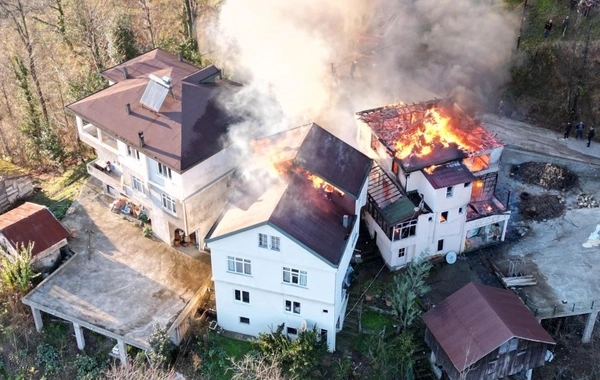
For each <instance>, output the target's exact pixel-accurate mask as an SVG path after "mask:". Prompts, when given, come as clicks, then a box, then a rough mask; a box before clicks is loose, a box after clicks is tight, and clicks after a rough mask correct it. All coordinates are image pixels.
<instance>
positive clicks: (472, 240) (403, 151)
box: [356, 99, 510, 269]
mask: <svg viewBox="0 0 600 380" xmlns="http://www.w3.org/2000/svg"><path fill="white" fill-rule="evenodd" d="M356 115H357V120H358V124H359V128H358V141H359V144H360V146H361V148H362V150H363V151H364V152H367V154H368V155H369V156H371V157H372V158H373V159H374V160H375V162H376V163H377V164H376V165H374V166H373V168H372V169H371V173H370V177H369V191H368V202H367V206H366V212H365V220H366V222H367V226H368V229H369V232H370V234H371V236H373V237H374V238H375V240H376V242H377V246H378V247H379V249H380V251H381V254H382V256H383V258H384V260H385V261H386V263H387V265H388V266H389V267H390V268H391V269H398V268H401V267H403V266H405V265H406V264H407V263H409V262H410V261H412V260H413V259H414V258H415V257H418V256H419V255H420V254H421V253H425V254H426V255H428V256H443V255H446V254H448V253H449V252H454V253H460V252H465V251H469V250H472V249H475V248H478V247H481V246H483V245H488V244H492V243H495V242H499V241H503V240H504V236H505V234H506V227H507V224H508V219H509V218H510V211H507V210H506V207H505V205H503V204H502V203H501V202H500V201H499V200H498V199H497V198H496V196H495V189H496V184H497V181H498V163H499V161H500V156H501V154H502V149H503V145H502V144H501V143H499V142H498V141H497V140H496V139H495V136H494V135H492V134H490V133H489V132H488V131H486V130H485V129H484V128H483V127H482V126H481V124H479V123H477V122H476V121H475V120H474V119H473V118H471V117H470V116H469V115H467V114H466V113H465V112H464V111H463V110H462V109H461V108H460V107H459V106H458V105H456V104H455V103H453V102H452V101H450V100H438V99H436V100H432V101H428V102H421V103H418V104H412V105H405V104H394V105H389V106H385V107H380V108H375V109H370V110H366V111H361V112H357V114H356Z"/></svg>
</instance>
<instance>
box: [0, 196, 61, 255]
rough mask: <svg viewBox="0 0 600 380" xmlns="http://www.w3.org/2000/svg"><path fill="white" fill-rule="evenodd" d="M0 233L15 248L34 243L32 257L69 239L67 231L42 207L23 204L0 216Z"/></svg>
mask: <svg viewBox="0 0 600 380" xmlns="http://www.w3.org/2000/svg"><path fill="white" fill-rule="evenodd" d="M0 233H2V234H3V235H4V236H5V237H6V239H8V241H10V242H11V243H12V244H13V247H15V248H16V245H17V244H19V245H20V244H25V245H27V244H28V243H29V242H30V241H32V242H35V245H34V246H33V251H32V256H35V255H37V254H38V253H40V252H43V251H44V250H46V249H48V248H49V247H51V246H53V245H54V244H56V243H58V242H60V241H61V240H63V239H66V238H67V237H69V231H67V229H66V228H65V227H63V225H62V224H61V223H60V222H59V221H58V220H57V219H56V218H55V217H54V215H53V214H52V212H50V210H48V209H47V208H46V207H44V206H40V205H37V204H35V203H29V202H27V203H25V204H23V205H21V206H19V207H17V208H15V209H13V210H11V211H8V212H5V213H4V214H2V215H0Z"/></svg>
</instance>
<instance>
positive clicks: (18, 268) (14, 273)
mask: <svg viewBox="0 0 600 380" xmlns="http://www.w3.org/2000/svg"><path fill="white" fill-rule="evenodd" d="M32 250H33V243H32V242H29V244H28V245H27V246H25V245H24V244H20V245H19V244H17V254H16V255H10V254H9V256H10V257H11V258H8V257H6V256H4V257H3V258H2V263H1V265H0V275H1V276H2V278H1V279H0V289H5V290H9V291H19V292H21V293H23V294H24V293H27V292H28V291H29V289H31V281H32V280H33V279H34V278H35V277H37V276H38V275H39V274H37V273H35V272H34V271H33V269H32V268H31V251H32ZM4 253H6V251H4Z"/></svg>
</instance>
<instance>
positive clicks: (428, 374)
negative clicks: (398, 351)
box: [413, 339, 437, 380]
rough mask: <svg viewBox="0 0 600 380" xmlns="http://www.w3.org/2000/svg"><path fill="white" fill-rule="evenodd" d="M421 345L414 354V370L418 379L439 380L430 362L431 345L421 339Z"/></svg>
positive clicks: (419, 341)
mask: <svg viewBox="0 0 600 380" xmlns="http://www.w3.org/2000/svg"><path fill="white" fill-rule="evenodd" d="M418 343H419V346H418V347H417V348H416V350H415V354H414V356H413V362H414V367H413V372H414V374H415V379H416V380H437V377H435V375H434V374H433V372H432V371H431V364H430V363H429V347H427V346H426V345H425V342H424V341H423V340H422V339H421V340H418Z"/></svg>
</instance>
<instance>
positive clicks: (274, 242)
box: [271, 236, 281, 252]
mask: <svg viewBox="0 0 600 380" xmlns="http://www.w3.org/2000/svg"><path fill="white" fill-rule="evenodd" d="M271 250H272V251H277V252H279V251H280V250H281V238H280V237H279V236H271Z"/></svg>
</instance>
